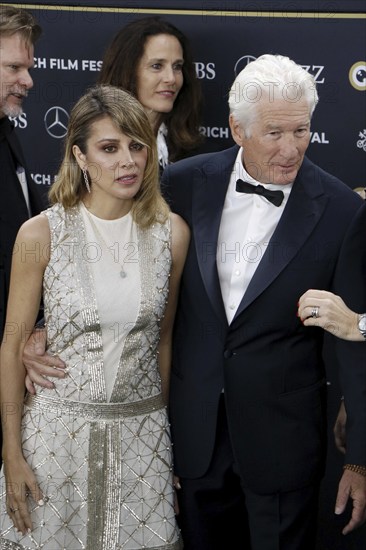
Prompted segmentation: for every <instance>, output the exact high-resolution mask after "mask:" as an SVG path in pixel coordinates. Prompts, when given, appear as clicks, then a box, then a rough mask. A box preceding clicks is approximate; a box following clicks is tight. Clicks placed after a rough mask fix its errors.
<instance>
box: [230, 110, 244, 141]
mask: <svg viewBox="0 0 366 550" xmlns="http://www.w3.org/2000/svg"><path fill="white" fill-rule="evenodd" d="M229 125H230V130H231V135H232V138H233V140H234V141H235V143H236V144H237V145H239V147H243V143H244V140H245V133H244V130H243V128H242V126H241V124H240V123H239V122H237V121H236V120H234V117H233V115H232V114H231V115H230V116H229Z"/></svg>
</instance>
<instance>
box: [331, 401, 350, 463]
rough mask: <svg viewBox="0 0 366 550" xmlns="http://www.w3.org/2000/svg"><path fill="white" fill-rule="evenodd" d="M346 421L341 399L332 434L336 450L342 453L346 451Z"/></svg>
mask: <svg viewBox="0 0 366 550" xmlns="http://www.w3.org/2000/svg"><path fill="white" fill-rule="evenodd" d="M346 422H347V413H346V408H345V406H344V401H341V406H340V407H339V411H338V416H337V418H336V421H335V424H334V428H333V434H334V441H335V444H336V447H337V449H338V451H340V452H341V453H343V454H345V453H346Z"/></svg>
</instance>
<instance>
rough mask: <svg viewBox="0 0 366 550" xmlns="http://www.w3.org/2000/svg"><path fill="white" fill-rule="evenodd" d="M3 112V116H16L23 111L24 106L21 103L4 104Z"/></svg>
mask: <svg viewBox="0 0 366 550" xmlns="http://www.w3.org/2000/svg"><path fill="white" fill-rule="evenodd" d="M1 112H2V113H3V116H4V115H5V116H8V117H11V118H16V117H18V116H19V115H21V114H22V113H23V108H22V106H21V105H7V104H5V105H3V107H2V109H1Z"/></svg>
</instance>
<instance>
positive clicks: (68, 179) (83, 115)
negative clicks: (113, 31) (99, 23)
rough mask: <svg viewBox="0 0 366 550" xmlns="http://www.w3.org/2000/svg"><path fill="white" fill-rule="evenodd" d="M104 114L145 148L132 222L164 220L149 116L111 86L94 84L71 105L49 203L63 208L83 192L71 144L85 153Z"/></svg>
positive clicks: (165, 211) (73, 203)
mask: <svg viewBox="0 0 366 550" xmlns="http://www.w3.org/2000/svg"><path fill="white" fill-rule="evenodd" d="M105 117H110V119H111V120H112V121H113V124H115V125H116V127H118V129H119V130H120V131H121V132H122V133H124V134H125V135H126V136H128V137H129V138H131V139H133V140H134V141H136V142H137V143H141V144H143V145H145V146H146V148H147V162H146V167H145V173H144V178H143V181H142V184H141V187H140V189H139V191H138V192H137V193H136V195H135V197H134V203H133V206H132V215H133V218H134V220H135V222H136V223H137V224H139V225H140V226H141V227H148V226H150V225H151V224H152V223H154V222H156V221H159V222H164V221H165V220H166V219H167V217H168V215H169V207H168V205H167V203H166V202H165V200H164V199H163V197H162V195H161V193H160V185H159V165H158V156H157V148H156V141H155V137H154V134H153V131H152V129H151V125H150V122H149V119H148V118H147V115H146V113H145V111H144V109H143V107H142V106H141V104H140V103H139V102H138V101H137V99H135V98H134V97H133V96H132V95H131V94H129V93H128V92H126V91H124V90H122V89H121V88H117V87H115V86H95V87H93V88H91V89H89V90H88V91H87V93H86V94H85V95H83V96H82V97H81V98H80V99H79V101H78V102H77V103H76V104H75V106H74V107H73V109H72V111H71V114H70V120H69V124H68V128H67V134H66V138H65V151H64V158H63V161H62V163H61V167H60V170H59V172H58V174H57V177H56V180H55V183H54V184H53V185H52V187H51V189H50V192H49V199H50V202H51V204H55V203H60V204H62V205H63V206H64V208H71V207H73V206H76V205H77V204H78V203H79V202H80V201H81V200H82V198H83V197H84V195H85V194H86V193H87V190H86V188H85V184H84V178H83V175H82V172H81V170H80V168H79V166H78V164H77V162H76V159H75V156H74V154H73V146H74V145H77V146H78V147H79V149H80V150H81V152H82V153H84V154H86V150H87V142H88V139H89V137H90V131H91V125H92V124H93V123H94V122H96V121H97V120H99V119H101V118H105Z"/></svg>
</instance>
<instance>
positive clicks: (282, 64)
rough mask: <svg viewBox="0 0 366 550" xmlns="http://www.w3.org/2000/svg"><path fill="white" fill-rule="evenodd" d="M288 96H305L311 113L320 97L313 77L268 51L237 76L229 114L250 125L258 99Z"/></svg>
mask: <svg viewBox="0 0 366 550" xmlns="http://www.w3.org/2000/svg"><path fill="white" fill-rule="evenodd" d="M263 97H266V98H268V99H269V101H273V100H274V99H285V100H286V101H289V102H290V103H296V102H297V101H300V100H301V99H303V98H305V99H306V101H307V103H308V105H309V114H310V116H312V114H313V112H314V110H315V107H316V104H317V103H318V100H319V97H318V92H317V90H316V84H315V80H314V77H313V76H312V75H311V74H310V73H308V72H307V71H305V69H303V68H302V67H301V65H298V64H297V63H295V62H294V61H292V60H291V59H290V58H288V57H285V56H282V55H270V54H265V55H262V56H260V57H258V59H256V60H255V61H252V62H251V63H249V64H248V65H247V66H246V67H245V68H244V69H243V70H242V71H241V72H240V73H239V74H238V76H237V77H236V79H235V80H234V82H233V85H232V87H231V90H230V93H229V108H230V114H231V115H232V116H233V118H234V120H235V121H236V122H238V123H239V124H243V127H244V130H245V134H246V136H247V137H249V133H248V130H247V127H248V126H250V124H251V123H252V122H253V121H254V120H255V117H256V113H257V106H258V102H259V101H260V100H261V99H262V98H263Z"/></svg>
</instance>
